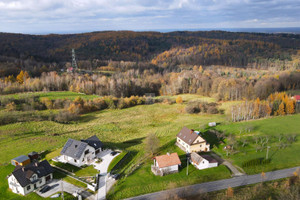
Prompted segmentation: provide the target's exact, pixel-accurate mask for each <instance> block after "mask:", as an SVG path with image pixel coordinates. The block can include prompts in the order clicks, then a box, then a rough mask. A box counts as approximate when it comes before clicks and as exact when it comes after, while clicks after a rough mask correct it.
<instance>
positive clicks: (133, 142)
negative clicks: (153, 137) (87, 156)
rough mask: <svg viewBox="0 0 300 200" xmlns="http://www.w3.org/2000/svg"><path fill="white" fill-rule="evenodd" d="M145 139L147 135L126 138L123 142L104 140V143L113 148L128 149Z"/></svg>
mask: <svg viewBox="0 0 300 200" xmlns="http://www.w3.org/2000/svg"><path fill="white" fill-rule="evenodd" d="M144 139H145V137H140V138H136V139H132V140H126V141H124V142H122V143H114V142H104V145H105V146H106V147H108V148H111V149H118V148H119V149H126V148H128V147H132V146H135V145H139V144H142V143H143V140H144Z"/></svg>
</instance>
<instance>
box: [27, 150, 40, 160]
mask: <svg viewBox="0 0 300 200" xmlns="http://www.w3.org/2000/svg"><path fill="white" fill-rule="evenodd" d="M28 157H29V158H30V160H31V162H32V161H34V160H38V159H39V154H38V153H37V152H35V151H33V152H30V153H29V154H28Z"/></svg>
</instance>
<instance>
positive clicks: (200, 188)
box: [128, 167, 300, 200]
mask: <svg viewBox="0 0 300 200" xmlns="http://www.w3.org/2000/svg"><path fill="white" fill-rule="evenodd" d="M299 169H300V167H294V168H289V169H283V170H277V171H272V172H266V173H265V177H264V178H262V176H261V174H255V175H244V176H239V177H234V178H230V179H223V180H219V181H212V182H207V183H201V184H196V185H191V186H186V187H181V188H175V189H171V190H165V191H160V192H155V193H150V194H145V195H141V196H137V197H132V198H129V199H130V200H156V199H170V196H172V195H174V194H176V195H177V196H179V197H186V196H189V195H188V194H193V195H197V194H201V193H205V192H212V191H217V190H223V189H227V188H228V187H238V186H243V185H249V184H254V183H259V182H261V181H262V180H263V181H271V180H276V179H281V178H286V177H291V176H293V173H294V172H295V171H296V170H299ZM129 199H128V200H129Z"/></svg>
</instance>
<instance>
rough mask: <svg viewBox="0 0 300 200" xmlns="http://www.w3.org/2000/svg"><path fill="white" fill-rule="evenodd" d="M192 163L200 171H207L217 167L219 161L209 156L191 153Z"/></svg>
mask: <svg viewBox="0 0 300 200" xmlns="http://www.w3.org/2000/svg"><path fill="white" fill-rule="evenodd" d="M189 160H190V163H191V164H193V165H194V166H195V167H196V168H198V169H207V168H211V167H217V166H218V161H216V160H215V159H213V158H212V157H211V156H209V155H201V156H200V155H199V154H197V153H196V152H192V153H191V157H190V159H189Z"/></svg>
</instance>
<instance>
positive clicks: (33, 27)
mask: <svg viewBox="0 0 300 200" xmlns="http://www.w3.org/2000/svg"><path fill="white" fill-rule="evenodd" d="M299 10H300V2H299V0H286V1H283V0H273V1H270V0H0V24H1V25H0V31H12V32H39V31H40V30H43V31H45V32H61V31H75V32H76V31H96V30H103V29H162V28H165V29H173V28H178V29H180V28H183V29H184V28H187V27H188V28H205V27H208V26H210V27H220V28H222V26H232V27H233V26H234V27H236V26H243V27H257V26H274V27H276V26H285V25H284V24H286V26H291V25H293V26H300V22H299V19H300V14H299V13H300V12H299ZM278 16H281V17H278Z"/></svg>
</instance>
